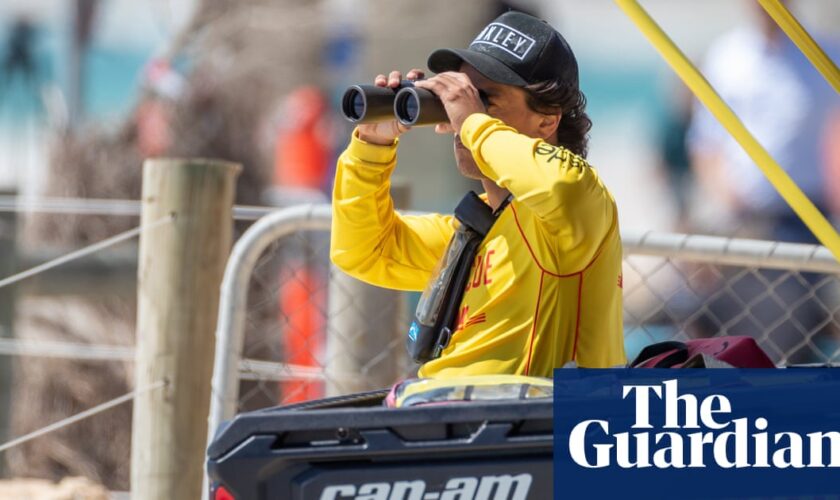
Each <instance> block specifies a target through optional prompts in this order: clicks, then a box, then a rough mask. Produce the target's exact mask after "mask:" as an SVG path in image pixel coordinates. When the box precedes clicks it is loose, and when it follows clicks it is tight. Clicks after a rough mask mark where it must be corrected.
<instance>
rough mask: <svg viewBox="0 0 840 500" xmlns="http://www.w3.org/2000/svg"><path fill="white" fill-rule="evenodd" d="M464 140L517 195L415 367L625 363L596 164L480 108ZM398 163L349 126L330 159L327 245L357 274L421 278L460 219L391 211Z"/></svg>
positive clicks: (616, 271)
mask: <svg viewBox="0 0 840 500" xmlns="http://www.w3.org/2000/svg"><path fill="white" fill-rule="evenodd" d="M461 142H463V144H464V146H466V147H467V148H468V149H469V150H470V151H471V152H472V154H473V158H475V160H476V163H477V164H478V167H479V169H480V170H481V171H482V173H484V174H485V175H486V176H487V177H489V178H490V179H492V180H493V181H495V182H496V183H497V184H498V185H499V186H501V187H503V188H505V189H507V190H508V191H510V192H511V194H512V195H513V200H512V202H511V203H510V204H509V205H508V207H507V208H505V209H504V211H503V212H502V213H501V214H500V215H499V218H498V220H497V221H496V223H495V224H494V225H493V228H492V229H491V230H490V232H489V233H488V234H487V236H486V237H485V239H484V241H483V242H482V244H481V247H480V248H479V251H478V255H477V256H476V259H475V262H474V263H473V267H472V271H471V275H470V279H469V282H468V284H467V286H466V289H465V292H464V296H463V299H462V302H461V308H460V314H459V318H458V322H457V325H456V329H455V331H454V334H453V336H452V340H451V341H450V343H449V346H448V347H447V348H446V349H444V351H443V354H442V355H441V357H440V358H438V359H435V360H432V361H430V362H428V363H426V364H425V365H423V366H422V367H421V369H420V372H419V373H420V375H421V376H425V377H441V376H457V375H472V374H488V373H493V374H499V373H509V374H525V375H534V376H545V377H550V376H551V373H552V370H553V368H555V367H560V366H563V365H564V364H565V363H566V362H568V361H570V360H575V361H577V364H578V365H579V366H583V367H608V366H615V365H619V364H623V363H625V361H626V360H625V354H624V342H623V333H622V301H621V292H622V290H621V288H622V276H621V259H622V250H621V240H620V237H619V230H618V216H617V211H616V206H615V201H614V200H613V198H612V196H611V195H610V193H609V191H607V189H606V187H605V186H604V184H603V182H602V181H601V179H600V178H599V177H598V173H597V172H596V171H595V169H594V168H592V167H590V166H589V165H588V164H587V163H586V161H585V160H584V159H582V158H580V157H578V156H576V155H574V154H573V153H571V152H570V151H568V150H566V149H564V148H562V147H556V146H552V145H551V144H548V143H546V142H545V141H542V140H539V139H533V138H531V137H527V136H525V135H522V134H520V133H518V132H517V131H516V130H514V129H512V128H511V127H508V126H507V125H505V124H504V123H502V122H501V121H499V120H497V119H494V118H491V117H490V116H487V115H484V114H481V113H476V114H473V115H471V116H470V117H469V118H468V119H467V120H466V121H465V122H464V124H463V127H462V128H461ZM395 167H396V143H395V144H394V145H393V146H378V145H373V144H368V143H365V142H363V141H361V140H360V139H358V137H357V136H356V134H355V133H354V134H353V138H352V139H351V142H350V145H349V146H348V148H347V150H346V151H345V152H344V153H343V154H342V155H341V157H340V158H339V161H338V167H337V171H336V179H335V188H334V192H333V223H332V237H331V248H330V256H331V258H332V260H333V262H334V263H335V264H336V265H337V266H338V267H340V268H341V269H342V270H344V271H345V272H347V273H348V274H350V275H352V276H355V277H356V278H358V279H360V280H362V281H365V282H368V283H371V284H374V285H378V286H382V287H388V288H394V289H399V290H422V289H423V288H425V286H426V284H427V282H428V280H429V279H430V278H431V273H432V272H433V270H434V268H435V264H436V263H437V262H438V260H439V259H440V257H441V255H442V254H443V251H444V249H445V248H446V245H447V243H448V242H449V239H450V237H451V236H452V234H453V232H454V228H455V224H457V221H456V220H455V219H454V218H453V217H452V216H449V215H436V214H435V215H425V216H409V215H401V214H398V213H396V212H395V211H394V208H393V203H392V201H391V197H390V194H389V190H390V177H391V173H392V172H393V170H394V168H395Z"/></svg>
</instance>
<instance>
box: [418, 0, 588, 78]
mask: <svg viewBox="0 0 840 500" xmlns="http://www.w3.org/2000/svg"><path fill="white" fill-rule="evenodd" d="M462 62H465V63H467V64H469V65H470V66H472V67H474V68H475V69H476V70H477V71H478V72H479V73H481V74H482V75H484V76H486V77H487V78H489V79H490V80H493V81H494V82H497V83H504V84H508V85H516V86H519V87H522V86H525V85H528V84H532V83H537V82H540V81H547V80H551V81H558V80H559V81H561V82H563V83H565V84H567V85H572V86H574V87H575V88H577V87H578V65H577V59H575V54H574V53H573V52H572V49H571V48H570V47H569V44H568V43H567V42H566V39H565V38H563V36H562V35H561V34H560V33H558V32H557V30H555V29H554V28H552V27H551V25H550V24H548V23H547V22H545V21H543V20H542V19H537V18H536V17H533V16H529V15H528V14H523V13H522V12H516V11H510V12H505V13H504V14H502V15H501V16H499V17H497V18H496V19H495V20H494V21H493V22H491V23H490V24H488V25H487V26H485V28H484V29H483V30H481V33H479V34H478V36H476V37H475V40H473V41H472V43H471V44H470V46H469V48H467V49H438V50H436V51H434V52H432V54H431V55H430V56H429V61H428V66H429V69H431V70H432V71H434V72H435V73H441V72H443V71H458V68H460V66H461V63H462Z"/></svg>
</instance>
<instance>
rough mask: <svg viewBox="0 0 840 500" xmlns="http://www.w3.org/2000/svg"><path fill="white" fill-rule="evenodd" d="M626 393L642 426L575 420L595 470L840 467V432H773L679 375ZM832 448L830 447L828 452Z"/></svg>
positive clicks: (579, 454)
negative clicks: (692, 389)
mask: <svg viewBox="0 0 840 500" xmlns="http://www.w3.org/2000/svg"><path fill="white" fill-rule="evenodd" d="M622 399H624V400H630V399H634V400H635V419H634V423H633V424H632V425H631V426H630V428H631V429H634V430H638V432H616V433H614V434H611V433H610V423H609V421H607V420H598V419H593V420H584V421H582V422H579V423H577V424H576V425H575V426H574V427H573V428H572V431H571V433H570V435H569V454H570V455H571V458H572V460H573V461H574V462H575V463H576V464H577V465H579V466H581V467H585V468H589V469H595V468H605V467H611V466H613V465H614V464H615V465H618V466H619V467H621V468H624V469H632V468H648V467H656V468H659V469H669V468H677V469H679V468H685V467H698V468H705V467H706V466H707V463H706V462H707V460H706V458H707V456H708V452H711V457H712V458H713V460H714V463H715V464H716V465H717V466H718V467H722V468H744V467H754V468H755V467H757V468H761V467H766V468H769V467H775V468H782V469H785V468H803V467H808V468H824V467H840V432H836V431H830V432H809V433H805V434H804V435H803V434H800V433H795V432H775V433H770V432H767V429H768V428H769V425H770V423H769V422H768V420H767V419H766V418H764V417H757V418H754V419H752V420H750V419H749V418H732V417H731V413H732V411H733V408H732V404H731V402H730V400H729V399H728V398H727V397H725V396H723V395H720V394H712V395H709V396H706V397H704V398H702V399H700V400H698V398H697V397H696V396H694V395H693V394H688V393H686V394H680V393H679V387H678V382H677V380H665V381H663V382H662V383H661V384H658V385H642V384H639V385H623V386H622ZM656 400H658V404H664V425H662V426H661V428H662V432H653V431H649V430H647V429H654V425H653V424H652V423H651V405H652V404H654V401H656ZM660 409H661V408H657V410H660ZM695 429H696V431H695ZM826 447H827V448H828V450H829V452H828V453H823V452H824V448H826ZM371 498H373V497H371ZM470 498H472V497H470Z"/></svg>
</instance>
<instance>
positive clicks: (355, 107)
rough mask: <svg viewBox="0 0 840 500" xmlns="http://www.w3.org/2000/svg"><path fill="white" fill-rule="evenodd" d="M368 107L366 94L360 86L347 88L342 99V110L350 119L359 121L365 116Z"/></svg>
mask: <svg viewBox="0 0 840 500" xmlns="http://www.w3.org/2000/svg"><path fill="white" fill-rule="evenodd" d="M366 107H367V106H366V104H365V94H364V92H363V91H362V90H361V89H359V88H358V86H353V87H350V88H349V89H347V91H346V92H345V93H344V97H343V98H342V101H341V110H342V112H343V113H344V116H345V117H347V119H348V120H350V121H359V120H361V119H362V118H364V116H365V109H366Z"/></svg>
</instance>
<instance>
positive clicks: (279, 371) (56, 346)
mask: <svg viewBox="0 0 840 500" xmlns="http://www.w3.org/2000/svg"><path fill="white" fill-rule="evenodd" d="M135 352H136V350H135V348H134V347H132V346H119V345H107V344H86V343H80V342H61V341H54V340H24V339H9V338H2V337H0V356H2V355H6V356H21V357H24V356H25V357H37V358H61V359H72V360H78V361H130V362H133V361H134V359H135V358H134V356H135ZM239 376H240V378H241V379H242V380H264V381H271V382H282V381H287V380H324V379H325V378H326V374H325V373H324V370H323V369H322V368H313V367H311V366H304V365H296V364H291V363H276V362H271V361H262V360H258V359H243V360H242V361H241V362H240V363H239Z"/></svg>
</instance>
